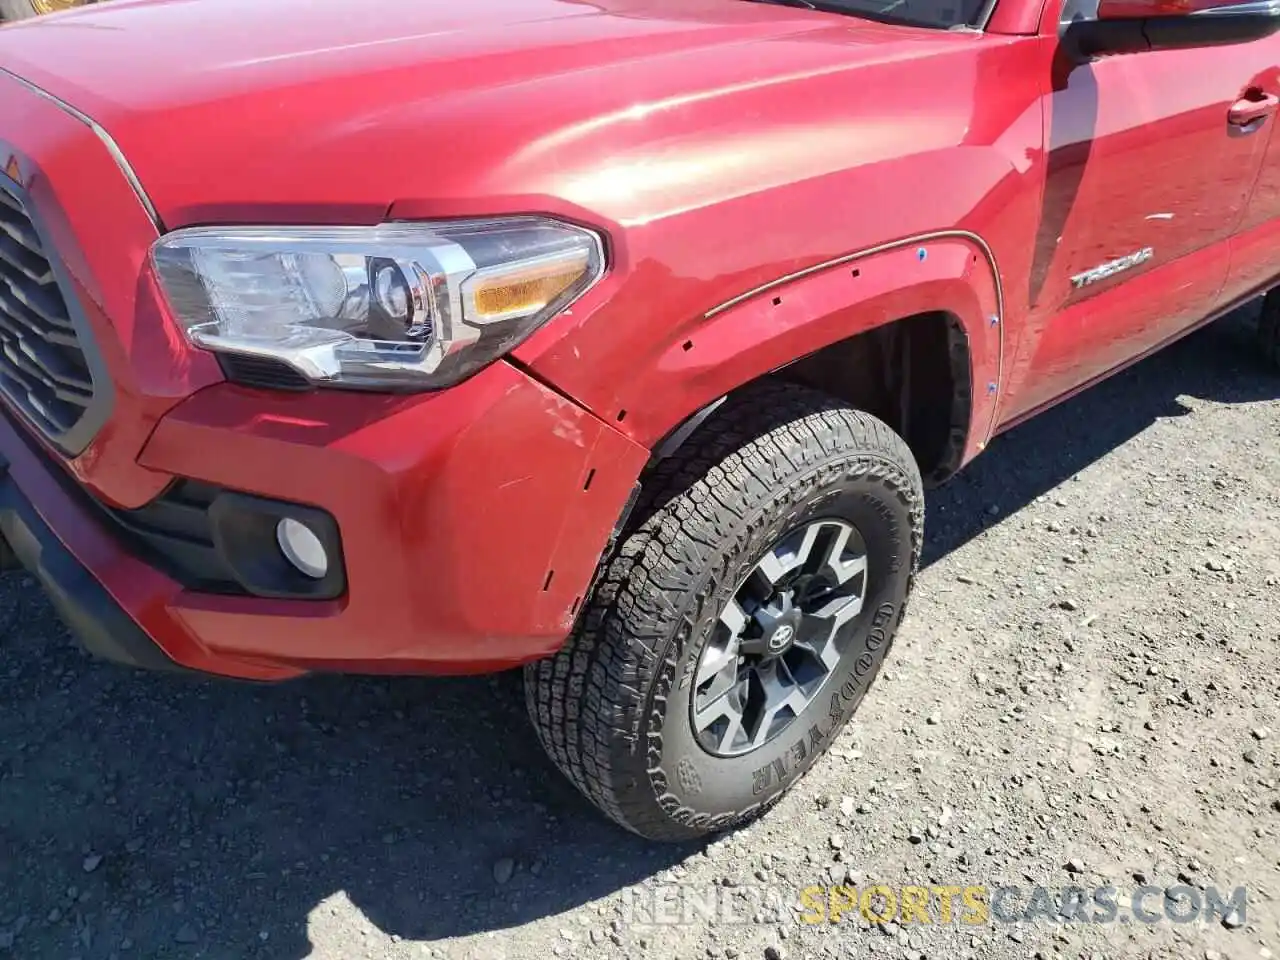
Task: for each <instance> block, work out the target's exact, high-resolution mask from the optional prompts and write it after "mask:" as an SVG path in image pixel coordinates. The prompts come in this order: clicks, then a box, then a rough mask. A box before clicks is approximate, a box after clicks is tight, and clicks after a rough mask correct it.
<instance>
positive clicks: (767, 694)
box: [751, 660, 809, 748]
mask: <svg viewBox="0 0 1280 960" xmlns="http://www.w3.org/2000/svg"><path fill="white" fill-rule="evenodd" d="M778 663H779V661H777V660H773V661H770V662H769V664H767V665H766V664H761V665H760V668H759V669H758V670H757V671H756V674H757V676H758V677H759V680H760V686H761V689H762V691H763V694H764V703H763V705H762V706H761V709H760V716H759V719H758V720H757V721H756V724H755V728H754V729H753V730H752V731H751V746H752V747H753V748H754V747H758V746H760V745H761V744H763V743H764V742H765V741H767V740H768V739H769V736H770V732H771V730H772V727H773V722H774V720H775V719H777V717H778V714H780V713H781V712H782V711H784V710H790V712H791V716H792V717H798V716H799V715H800V711H801V710H803V709H804V708H805V707H806V706H807V705H808V703H809V698H808V697H806V696H805V695H804V692H803V691H802V690H801V689H800V688H799V687H797V686H796V685H795V684H794V683H790V682H788V680H787V679H784V678H783V677H782V676H780V675H779V670H778V666H777V664H778ZM789 676H790V674H789V673H788V677H789Z"/></svg>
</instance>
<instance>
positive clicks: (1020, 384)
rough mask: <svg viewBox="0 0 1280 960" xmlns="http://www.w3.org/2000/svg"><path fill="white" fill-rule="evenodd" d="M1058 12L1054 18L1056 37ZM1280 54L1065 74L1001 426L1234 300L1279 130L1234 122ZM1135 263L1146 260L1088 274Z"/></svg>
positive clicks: (1219, 55) (1256, 50)
mask: <svg viewBox="0 0 1280 960" xmlns="http://www.w3.org/2000/svg"><path fill="white" fill-rule="evenodd" d="M1060 6H1061V4H1060V3H1059V2H1058V0H1051V2H1050V3H1049V4H1047V6H1046V9H1045V20H1044V24H1043V26H1042V33H1043V34H1044V35H1045V36H1046V38H1052V36H1053V35H1054V34H1055V33H1056V29H1057V22H1058V16H1059V8H1060ZM1278 56H1280V39H1277V38H1271V39H1268V40H1263V41H1257V42H1254V43H1249V44H1241V45H1236V46H1229V47H1206V48H1201V49H1192V50H1179V51H1163V52H1156V53H1142V54H1134V55H1127V56H1115V57H1106V58H1101V59H1099V60H1096V61H1094V62H1092V63H1089V64H1085V65H1080V66H1076V67H1074V68H1070V67H1065V66H1060V67H1058V68H1057V69H1056V70H1055V75H1054V83H1053V89H1052V90H1051V91H1050V93H1049V95H1048V97H1047V100H1046V111H1045V124H1046V135H1045V140H1046V144H1047V147H1048V159H1047V168H1048V169H1047V181H1046V189H1045V203H1044V209H1043V214H1042V217H1041V220H1040V224H1039V229H1038V230H1037V233H1036V238H1035V246H1036V260H1035V263H1034V265H1033V268H1032V276H1031V285H1030V286H1031V289H1030V294H1031V297H1030V301H1029V302H1028V304H1027V314H1026V316H1027V320H1026V325H1025V328H1024V329H1023V330H1022V331H1021V332H1020V335H1019V337H1018V340H1017V343H1016V344H1014V345H1013V346H1012V349H1011V353H1012V362H1011V364H1010V367H1009V371H1008V372H1009V380H1008V382H1007V383H1006V385H1005V389H1004V391H1003V392H1004V401H1003V404H1002V411H1001V419H1002V420H1004V421H1006V422H1008V421H1012V420H1015V419H1018V418H1020V417H1024V416H1026V415H1027V414H1028V413H1030V412H1033V411H1034V410H1036V409H1038V408H1041V407H1043V406H1045V405H1048V404H1050V403H1052V402H1054V401H1055V400H1057V399H1060V398H1061V397H1062V396H1063V395H1064V394H1067V393H1069V392H1071V391H1072V390H1074V389H1075V388H1077V387H1079V386H1080V385H1082V384H1084V383H1087V382H1090V381H1091V380H1092V379H1095V378H1097V377H1099V376H1101V375H1104V374H1105V373H1106V372H1108V371H1109V370H1112V369H1114V368H1116V367H1118V366H1121V365H1123V364H1125V363H1126V362H1128V361H1130V360H1132V359H1133V358H1134V357H1136V356H1141V355H1143V354H1145V353H1146V352H1149V351H1150V350H1152V349H1154V348H1156V347H1157V346H1159V345H1161V344H1162V343H1165V342H1167V341H1168V340H1170V339H1173V338H1176V337H1177V336H1179V335H1180V334H1181V333H1183V332H1185V331H1186V330H1187V329H1189V328H1191V327H1192V326H1194V325H1195V324H1196V323H1197V322H1198V321H1200V320H1202V319H1203V318H1205V317H1206V316H1208V315H1210V314H1211V313H1212V312H1213V311H1214V309H1215V308H1216V307H1217V306H1218V305H1219V304H1221V303H1222V302H1223V300H1224V298H1225V297H1229V296H1230V295H1231V293H1232V290H1230V289H1227V288H1226V284H1227V279H1228V268H1229V264H1230V259H1231V255H1230V241H1231V237H1232V235H1233V234H1234V233H1235V231H1236V230H1237V229H1238V228H1239V227H1240V225H1241V222H1242V218H1245V217H1246V205H1247V202H1248V199H1249V196H1250V193H1251V191H1252V190H1253V186H1254V183H1255V180H1256V179H1257V177H1258V172H1259V169H1260V168H1261V166H1262V160H1263V154H1264V152H1265V151H1266V147H1267V139H1268V136H1269V134H1270V126H1271V125H1273V124H1274V122H1275V120H1274V118H1273V119H1270V120H1268V121H1267V125H1266V126H1264V127H1262V128H1259V129H1257V130H1254V131H1252V132H1248V133H1242V132H1241V131H1240V130H1239V129H1237V128H1233V127H1231V126H1230V125H1229V124H1228V122H1227V113H1228V110H1229V108H1230V107H1231V105H1232V103H1233V102H1234V101H1235V100H1237V99H1238V98H1240V97H1241V96H1242V95H1243V94H1244V92H1245V91H1246V90H1247V89H1249V88H1251V87H1258V86H1259V85H1260V84H1261V85H1267V86H1270V85H1272V84H1273V80H1271V79H1268V78H1267V77H1266V76H1265V75H1266V74H1267V70H1268V66H1267V65H1268V64H1269V63H1273V62H1274V61H1275V60H1276V58H1277V57H1278ZM1126 257H1130V258H1133V260H1134V261H1137V262H1133V263H1131V264H1126V265H1125V266H1124V268H1123V269H1120V270H1118V271H1117V272H1116V273H1114V274H1113V275H1112V276H1110V277H1091V276H1089V275H1088V272H1089V271H1091V270H1095V269H1096V268H1099V267H1103V266H1104V265H1105V264H1108V263H1113V262H1115V261H1117V260H1121V259H1122V258H1126ZM1241 286H1242V283H1241V282H1240V281H1239V280H1237V281H1235V282H1234V284H1233V287H1234V290H1235V291H1238V292H1240V293H1243V292H1244V291H1243V290H1242V289H1241Z"/></svg>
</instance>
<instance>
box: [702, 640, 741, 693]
mask: <svg viewBox="0 0 1280 960" xmlns="http://www.w3.org/2000/svg"><path fill="white" fill-rule="evenodd" d="M739 643H740V641H739V640H738V638H737V637H730V638H729V641H728V643H726V644H725V645H724V646H723V647H710V646H709V647H708V648H707V649H706V650H705V651H704V652H703V654H702V662H701V663H700V664H698V674H697V677H696V678H695V679H694V686H695V687H696V688H697V689H699V690H700V689H702V685H703V684H704V683H706V682H707V681H708V680H710V679H711V678H712V677H714V676H715V675H716V674H718V673H720V672H722V671H724V670H725V669H726V668H728V667H730V666H732V667H733V668H734V670H733V672H734V674H735V675H736V673H737V666H738V646H739Z"/></svg>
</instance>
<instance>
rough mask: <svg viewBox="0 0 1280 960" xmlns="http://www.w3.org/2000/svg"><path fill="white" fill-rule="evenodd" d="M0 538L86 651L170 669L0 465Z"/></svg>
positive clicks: (136, 664)
mask: <svg viewBox="0 0 1280 960" xmlns="http://www.w3.org/2000/svg"><path fill="white" fill-rule="evenodd" d="M0 535H3V537H4V540H5V543H6V544H7V545H8V546H9V548H10V549H11V550H12V551H13V555H14V557H16V558H17V560H18V561H19V562H20V563H21V564H22V565H23V566H24V567H26V568H27V570H29V571H30V572H31V573H32V574H33V575H34V576H35V578H36V579H37V580H38V581H39V582H40V585H41V586H42V587H44V591H45V593H46V594H48V596H49V600H50V601H51V602H52V603H53V606H54V608H55V609H56V610H57V611H58V615H59V616H60V617H61V618H62V621H63V623H65V624H66V625H67V628H68V629H69V630H70V631H71V633H72V634H73V635H74V636H75V637H76V639H77V640H79V641H80V643H81V644H82V645H83V646H84V648H85V649H86V650H88V651H89V652H91V653H94V654H96V655H98V656H100V657H104V658H106V659H108V660H114V661H116V662H118V663H126V664H129V665H130V666H134V667H143V668H145V669H148V670H171V669H175V668H176V664H174V662H173V661H172V660H170V659H169V658H168V657H167V656H165V654H164V651H162V650H161V649H160V648H159V647H158V646H156V645H155V644H154V643H153V642H152V641H151V638H150V637H148V636H147V635H146V633H144V632H143V631H142V628H141V627H139V626H138V625H137V624H136V623H135V622H134V621H133V620H132V619H130V618H129V615H128V614H126V613H125V612H124V610H123V609H122V608H121V607H120V605H119V604H118V603H116V602H115V600H114V599H113V598H112V596H111V594H109V593H108V592H107V591H106V590H105V589H104V588H103V586H102V584H100V583H98V581H97V580H95V579H94V578H93V575H92V574H90V573H89V571H88V570H87V569H85V567H84V565H83V564H81V563H80V561H79V560H77V559H76V558H75V556H74V555H73V554H72V553H71V551H70V550H68V549H67V548H66V547H65V546H63V544H62V541H60V540H59V539H58V538H57V537H56V536H55V535H54V533H53V530H52V529H50V527H49V525H48V524H47V523H45V522H44V519H43V518H42V517H41V516H40V514H39V513H38V512H37V511H36V509H35V507H33V506H32V505H31V501H30V500H28V499H27V497H26V495H25V494H24V493H23V492H22V490H21V489H20V488H19V487H18V485H17V483H15V482H14V480H13V477H12V476H11V475H10V473H9V464H8V463H7V462H3V461H0Z"/></svg>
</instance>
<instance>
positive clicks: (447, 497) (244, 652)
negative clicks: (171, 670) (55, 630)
mask: <svg viewBox="0 0 1280 960" xmlns="http://www.w3.org/2000/svg"><path fill="white" fill-rule="evenodd" d="M12 137H20V138H21V141H22V142H21V144H19V143H16V142H14V141H13V140H11V139H7V138H12ZM0 170H3V175H4V176H6V177H7V178H8V179H9V180H11V181H12V182H13V183H15V184H16V185H17V186H18V187H20V188H21V190H22V192H23V196H24V197H25V198H26V199H25V201H24V202H26V203H28V204H29V205H30V208H31V210H32V211H33V216H34V214H38V219H39V221H40V223H41V225H42V227H41V241H42V244H43V247H44V248H45V249H47V250H52V251H56V252H57V255H58V259H59V260H60V261H61V266H62V268H63V273H64V276H62V277H60V278H59V286H60V288H61V290H62V293H63V296H64V297H65V298H66V299H67V300H68V301H69V302H71V301H74V302H75V303H76V304H78V305H79V307H80V308H81V310H82V311H83V327H84V334H83V336H84V338H85V339H87V340H91V341H92V342H93V344H94V345H95V349H96V351H97V352H99V353H100V360H101V367H102V378H101V382H100V383H99V377H98V375H97V374H96V373H95V375H94V380H95V384H97V385H98V386H102V387H106V386H107V385H109V387H110V392H111V396H110V402H109V404H107V405H104V408H103V412H102V413H103V415H102V419H101V423H100V425H97V424H95V429H94V430H93V435H92V438H91V439H90V440H89V441H88V444H87V446H85V447H84V448H83V449H79V448H78V446H77V448H76V449H78V450H79V452H78V453H77V454H76V455H75V456H74V457H72V458H70V459H68V458H67V457H66V456H65V455H64V454H61V453H58V452H56V451H55V450H54V449H53V447H52V446H50V444H48V443H47V442H45V441H43V440H37V439H35V437H34V430H33V428H32V427H31V426H30V425H29V424H27V423H26V421H25V420H24V421H22V422H19V421H18V420H16V419H14V418H13V417H12V416H10V415H8V414H0V460H2V461H4V462H7V464H8V471H7V474H6V475H5V476H4V478H3V489H4V491H5V494H4V497H5V502H6V503H8V504H9V505H8V506H6V507H4V508H3V516H4V517H5V519H3V520H2V521H0V529H4V530H5V531H6V532H7V533H10V534H11V539H12V540H13V544H14V548H15V552H17V553H18V554H19V556H21V558H22V559H23V561H24V563H26V565H27V566H28V567H30V568H31V569H32V571H33V572H34V573H35V574H36V576H37V577H38V578H39V579H40V580H41V582H42V583H44V584H45V586H46V588H47V589H48V590H49V592H50V594H51V596H53V597H54V600H55V603H56V604H57V605H58V607H59V609H60V610H61V611H62V613H63V616H64V618H65V619H67V621H68V622H69V623H70V624H71V626H72V628H73V629H74V630H75V631H76V632H77V633H78V634H79V635H80V636H81V638H82V639H83V640H85V642H86V645H88V646H90V647H91V648H95V649H97V650H98V651H99V652H103V653H107V654H109V655H113V656H115V657H116V658H117V659H123V660H125V661H127V662H134V663H139V664H141V665H146V666H151V665H165V664H167V663H169V662H172V663H173V664H175V665H177V666H180V667H184V668H190V669H193V670H199V671H203V672H210V673H218V674H224V675H229V676H236V677H244V678H251V679H282V678H285V677H289V676H294V675H297V674H299V673H303V672H306V671H310V670H322V669H326V670H345V671H353V672H396V673H463V672H485V671H491V670H496V669H502V668H505V667H509V666H514V665H516V664H519V663H522V662H525V661H528V660H530V659H534V658H537V657H539V656H542V655H544V654H547V653H549V652H552V651H553V650H555V649H556V648H557V647H558V646H559V644H560V643H561V642H562V641H563V639H564V637H565V635H566V634H567V632H568V630H569V628H570V626H571V625H572V622H573V619H574V617H575V615H576V613H577V609H578V606H579V605H580V604H581V603H582V601H583V599H584V597H585V594H586V591H587V589H588V588H589V586H590V581H591V578H592V575H593V573H594V571H595V569H596V565H597V563H598V561H599V558H600V554H601V552H602V551H603V550H604V549H605V547H606V546H607V544H608V541H609V537H610V535H611V534H612V533H613V532H614V529H615V526H616V525H617V523H618V521H619V519H620V516H621V514H622V513H623V511H624V509H625V505H626V504H627V502H628V500H629V498H630V496H631V494H632V491H633V490H634V487H635V482H636V478H637V477H638V475H639V473H640V470H641V469H642V468H643V466H644V464H645V462H646V461H647V459H648V451H647V450H645V449H644V448H643V447H642V446H640V445H637V444H636V443H634V442H633V441H631V440H629V439H627V438H626V437H625V436H623V435H622V434H621V433H619V432H618V431H617V430H615V429H614V428H613V427H611V426H610V425H608V424H606V423H604V422H602V421H601V420H599V419H598V418H597V417H595V416H594V415H593V414H591V413H590V412H588V411H586V410H584V409H583V408H581V407H579V406H578V405H576V404H575V403H573V402H571V401H570V400H568V399H566V398H565V397H563V396H561V395H560V394H559V393H557V392H556V391H555V390H553V389H551V388H550V387H548V386H546V385H545V384H543V383H542V382H540V381H538V380H536V379H534V378H532V377H530V376H529V375H527V374H526V373H525V372H523V371H522V370H521V369H519V368H517V367H516V366H513V365H512V364H509V363H505V362H499V363H495V364H493V365H491V366H490V367H488V368H486V369H485V370H484V371H482V372H481V373H479V374H477V375H476V376H474V377H472V378H471V379H469V380H467V381H466V382H464V383H462V384H459V385H457V386H455V387H453V388H451V389H449V390H445V391H441V392H439V393H434V394H419V395H413V396H403V395H400V396H390V395H379V394H370V393H354V392H339V391H316V392H313V393H306V394H290V393H278V392H272V391H266V390H254V389H249V388H246V387H241V386H236V385H233V384H230V383H227V382H226V381H225V379H224V378H223V375H222V372H221V370H220V368H219V365H218V363H217V361H216V360H215V358H214V357H213V356H212V355H211V354H209V353H206V352H204V351H199V350H194V349H192V348H191V347H190V346H189V345H188V344H187V343H186V341H185V338H184V337H183V336H182V334H181V332H180V331H179V330H178V329H177V328H176V326H175V325H174V323H173V322H172V320H171V318H170V317H169V316H168V314H167V312H166V310H165V307H164V304H163V300H162V298H161V296H160V295H159V291H158V290H157V288H156V285H155V282H154V279H153V277H152V274H151V271H150V266H149V261H148V250H149V249H150V246H151V244H152V243H153V242H154V241H155V239H156V237H157V225H156V223H155V222H154V221H153V220H152V218H151V217H150V216H148V213H147V211H146V210H145V209H144V207H143V205H142V204H141V203H140V199H139V197H138V195H137V194H135V192H134V190H133V188H132V186H131V185H130V182H129V180H128V179H127V177H126V176H125V175H124V173H123V172H122V170H121V169H120V167H119V165H118V164H117V161H116V158H115V157H114V156H113V154H112V153H111V151H110V150H109V149H108V148H107V146H106V145H105V144H104V143H103V142H102V141H101V140H100V139H99V137H98V136H96V135H95V132H94V131H93V129H92V128H91V127H90V126H89V125H88V124H86V123H85V122H84V120H83V118H81V117H78V116H77V115H75V114H73V113H71V112H68V111H67V110H64V109H62V108H61V107H60V106H59V105H58V104H57V103H56V102H54V101H53V100H52V99H51V98H49V97H46V96H43V95H41V94H39V93H38V92H37V91H35V90H33V89H31V88H29V86H27V85H25V84H23V83H20V82H18V81H16V80H14V79H13V78H11V77H9V76H8V75H7V74H5V73H3V72H0ZM295 215H296V212H295ZM317 215H318V216H320V217H321V218H322V219H325V221H326V222H330V220H331V219H332V217H331V215H333V216H336V214H333V211H329V212H327V213H325V212H324V211H321V212H320V213H318V214H317ZM347 215H348V216H354V214H352V213H351V211H347ZM334 222H336V221H334ZM183 479H187V480H193V481H197V482H199V483H202V484H208V485H211V486H215V487H218V488H221V489H223V490H227V491H234V492H239V493H244V494H249V495H251V496H256V497H260V498H267V499H273V500H285V501H291V502H294V503H298V504H303V505H305V506H308V507H312V508H315V509H317V510H319V511H324V512H325V513H327V514H328V515H329V516H330V517H332V518H333V520H334V521H335V522H336V524H337V526H338V529H339V533H340V535H341V553H342V559H343V563H344V567H345V574H346V590H345V592H344V593H342V595H341V596H339V597H337V598H336V599H331V600H319V599H312V600H292V599H291V600H282V599H266V598H263V597H254V596H234V595H225V594H220V593H216V592H211V591H208V590H205V589H204V588H202V587H197V586H184V585H183V583H180V582H178V580H177V579H174V576H175V574H173V572H172V571H166V570H164V569H162V567H161V566H160V565H157V564H156V563H154V562H152V560H154V558H150V559H148V558H147V557H146V555H145V554H144V553H143V552H141V551H138V550H136V549H135V546H136V545H135V544H131V543H130V542H128V541H127V539H125V538H123V537H122V536H121V533H120V531H119V529H118V528H117V527H113V526H111V525H110V524H109V523H108V521H107V520H106V519H105V518H104V516H103V508H107V509H109V510H112V511H136V510H142V509H145V508H146V507H148V506H149V505H153V504H155V503H156V502H157V500H158V498H161V497H163V496H164V495H165V494H166V492H168V491H171V490H172V488H173V487H174V485H175V483H176V482H178V481H180V480H183ZM183 582H187V581H183ZM139 632H140V633H141V635H143V636H145V637H146V638H147V641H148V642H149V644H150V645H151V646H153V647H154V648H155V649H154V650H152V649H148V645H147V644H146V643H140V642H139V640H138V636H139ZM112 638H114V639H112Z"/></svg>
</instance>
